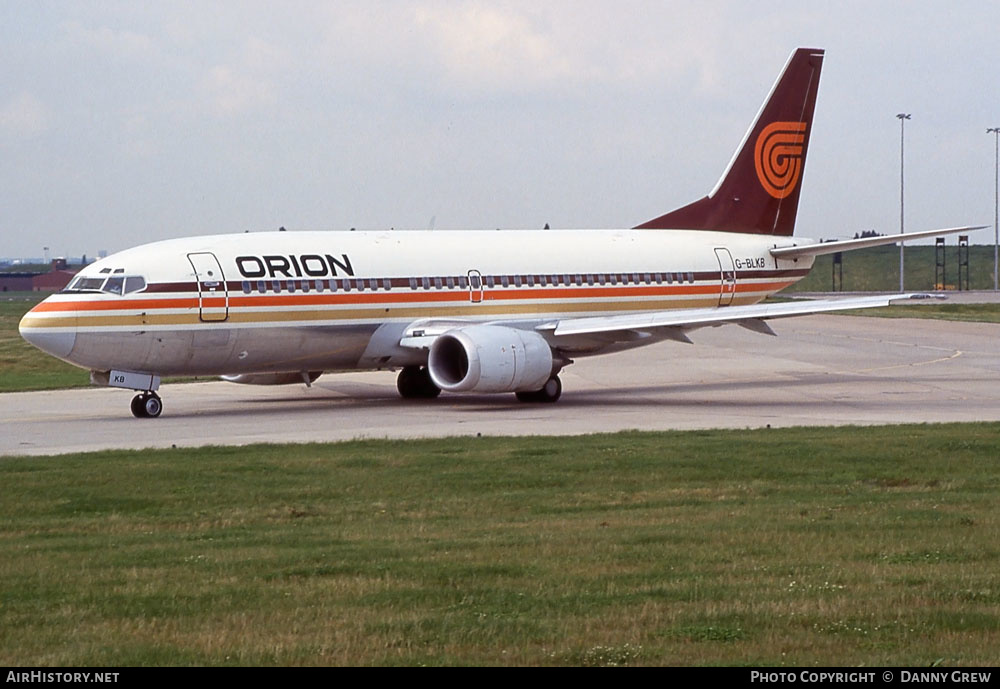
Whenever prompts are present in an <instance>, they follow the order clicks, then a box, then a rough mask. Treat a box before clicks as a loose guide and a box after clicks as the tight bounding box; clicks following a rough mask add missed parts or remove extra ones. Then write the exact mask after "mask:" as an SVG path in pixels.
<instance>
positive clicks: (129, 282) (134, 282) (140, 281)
mask: <svg viewBox="0 0 1000 689" xmlns="http://www.w3.org/2000/svg"><path fill="white" fill-rule="evenodd" d="M144 289H146V278H144V277H142V276H140V275H136V276H134V277H127V278H125V294H132V292H140V291H142V290H144Z"/></svg>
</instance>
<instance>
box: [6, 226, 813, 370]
mask: <svg viewBox="0 0 1000 689" xmlns="http://www.w3.org/2000/svg"><path fill="white" fill-rule="evenodd" d="M799 241H801V240H799ZM793 242H794V240H793V239H792V238H784V237H770V236H762V235H747V234H736V233H731V232H705V231H684V230H670V231H661V230H521V231H517V230H504V231H499V230H497V231H433V232H431V231H391V232H340V231H337V232H269V233H256V234H234V235H217V236H208V237H192V238H184V239H174V240H168V241H162V242H156V243H153V244H147V245H144V246H140V247H136V248H134V249H129V250H126V251H122V252H120V253H117V254H114V255H113V256H109V257H108V258H105V259H102V260H100V261H98V262H96V263H93V264H91V265H89V266H87V267H86V268H85V269H84V270H83V271H81V273H80V274H79V276H78V277H77V278H76V279H75V280H74V282H73V283H71V285H70V287H69V289H68V290H67V291H64V292H62V293H59V294H56V295H53V296H51V297H49V298H48V299H46V300H45V301H44V302H42V303H41V304H39V305H38V306H37V307H35V308H34V309H33V310H32V311H30V312H29V313H28V314H27V315H26V316H25V317H24V319H23V320H22V322H21V326H20V328H21V332H22V334H23V335H24V336H25V338H26V339H28V340H29V341H32V342H34V343H35V344H38V345H39V346H40V347H42V348H43V349H45V350H46V351H49V352H50V353H53V354H55V355H56V356H59V357H60V358H62V359H64V360H66V361H69V362H71V363H73V364H76V365H78V366H81V367H83V368H88V369H92V370H95V371H109V370H112V369H116V370H124V371H135V372H141V373H149V374H155V375H239V374H248V373H264V372H300V371H301V372H305V371H333V370H344V369H374V368H386V367H399V366H410V365H421V364H424V363H426V356H427V354H426V352H425V351H421V350H420V349H414V348H407V347H402V346H400V340H401V339H402V338H403V336H404V334H405V333H407V332H413V331H414V329H415V327H416V326H418V325H419V323H420V322H421V321H425V320H426V321H434V322H438V323H440V322H446V321H449V320H453V321H455V322H456V323H459V324H461V323H466V324H468V323H503V324H510V325H514V326H515V327H519V328H535V327H536V326H539V325H542V324H545V323H547V322H551V321H556V320H559V319H565V318H575V317H580V316H600V315H617V314H625V313H637V312H643V311H663V310H666V309H676V308H699V307H700V308H705V307H717V308H725V307H726V306H729V305H733V306H736V305H747V304H754V303H756V302H759V301H761V300H762V299H764V298H765V297H767V296H768V295H770V294H773V293H775V292H777V291H778V290H780V289H783V288H784V287H787V286H788V285H790V284H792V283H793V282H795V281H797V280H799V279H800V278H802V277H803V276H804V275H805V274H806V273H808V270H809V268H810V267H811V264H812V258H805V259H803V258H800V259H798V260H776V259H774V258H773V257H772V256H771V255H770V254H769V253H768V251H769V250H770V249H771V248H774V247H776V246H788V245H791V244H792V243H793ZM129 278H133V279H132V280H131V281H130V280H129ZM140 278H141V280H140ZM553 346H554V347H556V348H557V349H558V350H559V351H561V352H563V353H565V354H567V355H569V354H572V355H583V354H593V353H599V352H601V351H607V350H608V349H609V347H607V346H606V343H604V342H602V340H601V338H600V337H590V338H580V339H579V340H576V341H573V340H567V341H562V342H560V343H559V344H558V345H555V344H554V345H553Z"/></svg>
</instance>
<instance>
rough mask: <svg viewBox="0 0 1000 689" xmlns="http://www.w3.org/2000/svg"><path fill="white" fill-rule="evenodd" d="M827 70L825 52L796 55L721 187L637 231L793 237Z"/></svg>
mask: <svg viewBox="0 0 1000 689" xmlns="http://www.w3.org/2000/svg"><path fill="white" fill-rule="evenodd" d="M822 66H823V51H822V50H814V49H809V48H799V49H798V50H796V51H795V52H794V53H792V56H791V57H790V58H788V63H787V64H786V65H785V69H784V70H783V71H782V73H781V76H779V77H778V81H777V82H775V84H774V87H773V88H772V89H771V94H770V95H769V96H768V98H767V100H766V101H765V102H764V105H763V107H762V108H761V110H760V113H759V114H758V115H757V119H756V120H755V121H754V123H753V125H751V127H750V129H749V131H747V133H746V136H745V137H744V139H743V143H742V144H740V147H739V149H738V150H737V152H736V155H735V156H733V159H732V161H730V163H729V167H728V168H727V169H726V171H725V173H723V175H722V179H720V180H719V183H718V184H716V185H715V189H713V190H712V191H711V193H709V195H708V196H706V197H704V198H702V199H699V200H698V201H695V202H694V203H690V204H688V205H686V206H683V207H681V208H678V209H677V210H675V211H671V212H670V213H667V214H666V215H661V216H660V217H658V218H654V219H653V220H650V221H649V222H645V223H643V224H641V225H638V226H637V227H636V229H657V230H659V229H684V230H719V231H722V232H746V233H751V234H773V235H781V236H791V234H792V232H793V231H794V230H795V212H796V211H797V210H798V207H799V191H800V190H801V184H802V170H803V168H804V167H805V162H806V152H807V151H808V149H809V135H810V134H811V133H812V123H813V110H815V108H816V92H817V90H818V88H819V73H820V68H821V67H822Z"/></svg>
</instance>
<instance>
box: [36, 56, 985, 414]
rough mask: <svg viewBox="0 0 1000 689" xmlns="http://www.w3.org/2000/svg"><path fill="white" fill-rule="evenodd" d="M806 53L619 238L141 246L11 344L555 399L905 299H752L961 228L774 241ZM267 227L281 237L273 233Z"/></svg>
mask: <svg viewBox="0 0 1000 689" xmlns="http://www.w3.org/2000/svg"><path fill="white" fill-rule="evenodd" d="M823 57H824V51H823V50H820V49H809V48H800V49H797V50H795V51H793V53H792V55H791V56H790V57H789V59H788V62H787V63H786V65H785V67H784V69H783V70H782V72H781V74H780V75H779V77H778V80H777V81H776V82H775V84H774V86H773V87H772V89H771V92H770V94H769V95H768V97H767V99H766V100H765V102H764V105H763V106H762V107H761V109H760V111H759V112H758V114H757V117H756V118H755V119H754V121H753V124H752V125H751V126H750V128H749V130H748V131H747V132H746V135H745V136H744V138H743V141H742V142H741V143H740V145H739V147H738V148H737V150H736V153H735V155H734V156H733V158H732V160H731V161H730V162H729V165H728V167H727V168H726V170H725V172H724V173H723V175H722V177H721V178H720V180H719V182H718V183H717V184H716V186H715V188H714V189H713V190H712V191H711V192H710V193H709V194H708V195H707V196H705V197H704V198H702V199H699V200H697V201H695V202H694V203H691V204H688V205H686V206H683V207H681V208H679V209H677V210H675V211H672V212H670V213H667V214H665V215H662V216H659V217H657V218H655V219H653V220H650V221H648V222H645V223H642V224H641V225H638V226H636V227H633V228H629V229H604V230H548V229H546V230H496V231H492V230H486V231H484V230H475V231H472V230H470V231H364V232H362V231H356V232H355V231H351V232H329V231H321V232H317V231H301V232H265V233H253V234H246V233H244V234H229V235H216V236H205V237H189V238H181V239H170V240H166V241H159V242H155V243H151V244H146V245H143V246H138V247H135V248H132V249H127V250H125V251H121V252H119V253H116V254H114V255H111V256H108V257H106V258H103V259H101V260H99V261H97V262H95V263H93V264H90V265H88V266H86V267H85V268H83V270H81V271H80V273H79V274H78V275H77V276H76V277H75V278H74V279H73V280H72V282H70V284H69V285H68V286H67V288H66V289H64V290H63V291H62V292H60V293H57V294H54V295H52V296H49V297H48V298H46V299H45V300H44V301H42V302H41V303H39V304H38V305H36V306H35V307H34V308H33V309H31V310H30V311H29V312H28V313H27V314H25V316H24V317H23V318H22V320H21V322H20V325H19V329H20V333H21V335H22V336H23V337H24V339H26V340H27V341H28V342H30V343H31V344H33V345H35V346H36V347H38V348H40V349H42V350H43V351H45V352H47V353H49V354H51V355H53V356H56V357H58V358H60V359H62V360H64V361H67V362H69V363H72V364H75V365H76V366H79V367H82V368H85V369H89V370H90V371H91V381H92V382H93V383H95V384H101V385H106V386H112V387H119V388H125V389H130V390H134V391H136V392H137V393H138V394H137V395H135V397H134V398H133V399H132V403H131V411H132V413H133V415H134V416H136V417H138V418H153V417H158V416H159V415H160V413H161V411H162V409H163V403H162V400H161V398H160V397H159V395H158V394H157V392H156V391H157V389H158V388H159V385H160V380H161V378H162V377H164V376H221V377H222V378H223V379H225V380H228V381H231V382H234V383H244V384H251V385H274V384H290V383H305V384H306V385H310V384H311V383H312V382H313V381H315V380H316V378H318V377H319V376H320V375H321V374H322V373H325V372H333V371H343V370H362V369H368V370H376V369H391V370H399V375H398V378H397V388H398V391H399V394H400V395H401V396H402V397H404V398H408V399H420V398H434V397H436V396H437V395H439V394H440V392H441V391H442V390H443V391H446V392H449V393H514V394H515V395H516V397H517V399H518V400H520V401H522V402H538V403H545V402H555V401H556V400H558V399H559V397H560V395H561V393H562V383H561V381H560V378H559V373H560V371H561V370H562V369H563V368H564V367H566V366H567V365H569V364H571V363H573V361H574V360H575V359H576V358H583V357H587V356H593V355H598V354H607V353H612V352H618V351H623V350H626V349H631V348H635V347H641V346H645V345H649V344H653V343H656V342H662V341H665V340H674V341H679V342H685V343H690V342H691V340H690V338H689V337H688V334H689V333H690V332H691V331H693V330H697V329H698V328H703V327H707V326H717V325H723V324H733V323H734V324H736V325H740V326H742V327H744V328H748V329H750V330H752V331H755V332H759V333H763V334H769V335H774V334H775V333H774V331H773V330H772V329H771V327H770V326H769V325H768V324H767V321H768V320H770V319H776V318H785V317H791V316H798V315H805V314H815V313H823V312H832V311H839V310H844V309H855V308H869V307H876V306H885V305H887V304H889V303H890V302H891V301H894V300H896V299H900V298H905V297H907V296H913V295H898V294H897V295H888V296H874V297H857V298H849V299H840V300H814V301H806V302H787V303H762V302H763V300H764V299H765V298H766V297H768V296H770V295H772V294H774V293H776V292H778V291H779V290H781V289H784V288H786V287H788V286H789V285H791V284H793V283H795V282H796V281H798V280H800V279H802V278H803V277H805V275H806V274H807V273H808V272H809V269H810V268H811V267H812V264H813V261H814V259H815V257H816V256H818V255H822V254H828V253H834V252H841V251H850V250H854V249H860V248H865V247H871V246H877V245H881V244H890V243H896V242H899V241H900V240H911V239H918V238H924V237H932V236H939V235H942V234H950V233H954V232H963V231H971V230H974V229H978V228H976V227H958V228H948V229H942V230H929V231H923V232H912V233H908V234H906V235H894V236H887V237H886V236H883V237H872V238H865V239H858V240H845V241H833V242H816V241H813V240H808V239H801V238H797V237H795V236H793V231H794V227H795V217H796V211H797V209H798V203H799V193H800V191H801V188H802V175H803V169H804V165H805V160H806V153H807V152H808V147H809V139H810V135H811V134H812V125H813V111H814V109H815V105H816V95H817V89H818V84H819V76H820V69H821V67H822V62H823ZM282 229H284V228H282Z"/></svg>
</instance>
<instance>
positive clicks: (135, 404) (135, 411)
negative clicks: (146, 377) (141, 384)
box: [132, 392, 163, 419]
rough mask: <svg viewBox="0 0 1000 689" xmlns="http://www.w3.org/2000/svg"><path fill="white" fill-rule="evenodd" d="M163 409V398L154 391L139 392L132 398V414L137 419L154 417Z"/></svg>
mask: <svg viewBox="0 0 1000 689" xmlns="http://www.w3.org/2000/svg"><path fill="white" fill-rule="evenodd" d="M161 411H163V400H161V399H160V396H159V395H157V394H156V393H155V392H140V393H139V394H138V395H136V396H135V397H133V398H132V416H134V417H135V418H137V419H155V418H156V417H157V416H159V415H160V412H161Z"/></svg>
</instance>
